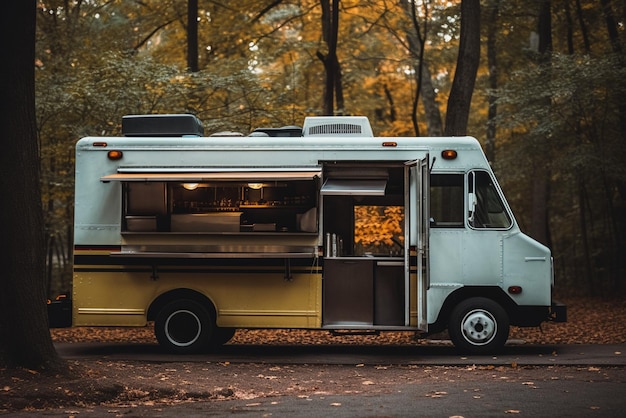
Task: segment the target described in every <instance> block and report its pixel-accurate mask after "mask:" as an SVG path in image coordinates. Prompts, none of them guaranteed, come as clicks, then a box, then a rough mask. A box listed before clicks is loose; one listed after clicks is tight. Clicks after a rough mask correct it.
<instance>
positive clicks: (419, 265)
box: [404, 154, 430, 331]
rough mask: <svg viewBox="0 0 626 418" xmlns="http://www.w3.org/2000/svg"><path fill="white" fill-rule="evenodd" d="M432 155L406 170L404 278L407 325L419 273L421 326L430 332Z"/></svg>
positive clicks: (414, 162)
mask: <svg viewBox="0 0 626 418" xmlns="http://www.w3.org/2000/svg"><path fill="white" fill-rule="evenodd" d="M428 161H429V156H428V154H426V157H425V158H423V159H420V160H414V161H407V162H406V163H405V169H404V177H405V178H404V184H405V187H404V199H405V204H404V206H405V225H404V276H405V277H404V280H405V289H407V292H405V308H406V310H405V312H406V315H405V325H409V321H410V309H411V302H410V296H411V295H410V292H409V291H408V289H410V283H411V273H415V274H417V289H416V291H417V295H416V297H417V303H416V305H417V328H418V329H419V330H421V331H428V318H427V309H426V308H427V306H426V291H427V290H428V288H429V287H430V266H429V263H428V260H429V228H430V210H429V208H430V203H429V190H430V172H429V166H428Z"/></svg>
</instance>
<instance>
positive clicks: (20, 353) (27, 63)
mask: <svg viewBox="0 0 626 418" xmlns="http://www.w3.org/2000/svg"><path fill="white" fill-rule="evenodd" d="M35 5H36V4H35V2H32V1H15V2H9V3H7V4H5V7H4V10H3V13H2V18H0V19H1V21H0V22H1V23H0V26H1V27H2V32H1V33H2V35H1V37H2V39H1V41H0V42H2V44H3V45H2V50H3V51H4V54H5V56H6V57H10V59H5V60H3V61H2V64H0V69H1V70H0V71H1V77H2V87H1V88H2V91H1V92H0V93H1V94H0V101H1V102H2V109H3V111H2V117H0V129H2V135H1V136H0V137H1V138H2V140H3V141H4V143H3V147H4V149H3V151H2V153H0V155H2V157H1V158H2V159H1V162H0V170H1V172H0V193H1V194H2V196H3V204H2V205H0V219H2V222H3V224H4V230H3V241H4V242H5V243H6V244H8V245H6V248H4V249H3V250H2V251H1V252H0V265H1V266H2V274H1V275H0V367H2V366H20V367H27V368H31V369H39V370H51V371H52V370H54V371H57V370H60V369H61V367H62V365H63V364H64V363H63V362H62V361H61V360H60V358H59V357H58V355H57V353H56V351H55V349H54V346H53V345H52V339H51V338H50V331H49V328H48V316H47V307H46V299H47V295H46V283H45V282H46V280H45V249H44V246H45V242H44V240H45V238H44V237H45V235H44V223H43V210H42V203H41V191H40V190H41V188H40V184H39V181H40V175H39V170H40V166H39V154H38V146H37V134H36V121H35V72H34V71H35V66H34V63H35V13H36V10H35ZM16 39H19V40H20V42H16V41H15V40H16Z"/></svg>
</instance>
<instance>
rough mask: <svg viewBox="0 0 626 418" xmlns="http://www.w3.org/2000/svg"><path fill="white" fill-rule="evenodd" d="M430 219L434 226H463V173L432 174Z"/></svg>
mask: <svg viewBox="0 0 626 418" xmlns="http://www.w3.org/2000/svg"><path fill="white" fill-rule="evenodd" d="M430 219H431V225H430V226H431V227H433V228H463V224H464V222H463V174H433V175H431V176H430Z"/></svg>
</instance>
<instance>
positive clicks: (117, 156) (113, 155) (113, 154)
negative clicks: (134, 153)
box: [107, 150, 124, 160]
mask: <svg viewBox="0 0 626 418" xmlns="http://www.w3.org/2000/svg"><path fill="white" fill-rule="evenodd" d="M123 156H124V153H122V151H116V150H113V151H109V152H108V153H107V157H109V160H121V159H122V157H123Z"/></svg>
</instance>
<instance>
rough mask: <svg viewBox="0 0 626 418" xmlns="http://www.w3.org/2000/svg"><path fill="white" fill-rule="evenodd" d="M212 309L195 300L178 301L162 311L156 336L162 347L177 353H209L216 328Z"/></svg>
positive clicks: (156, 322) (158, 317)
mask: <svg viewBox="0 0 626 418" xmlns="http://www.w3.org/2000/svg"><path fill="white" fill-rule="evenodd" d="M214 324H215V321H214V320H213V318H212V315H211V313H210V311H209V310H208V309H206V308H205V307H204V306H202V304H200V303H198V302H196V301H194V300H186V299H181V300H176V301H174V302H170V303H168V304H167V305H165V306H164V307H163V309H161V310H160V311H159V314H158V315H157V317H156V320H155V322H154V334H155V335H156V338H157V341H158V342H159V344H160V345H161V346H162V347H164V348H165V349H166V350H168V351H170V352H172V353H176V354H195V353H203V352H206V351H207V349H208V347H209V342H210V341H211V337H212V336H213V331H214V329H215V325H214Z"/></svg>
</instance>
